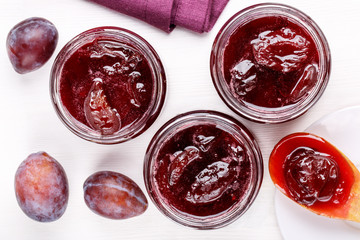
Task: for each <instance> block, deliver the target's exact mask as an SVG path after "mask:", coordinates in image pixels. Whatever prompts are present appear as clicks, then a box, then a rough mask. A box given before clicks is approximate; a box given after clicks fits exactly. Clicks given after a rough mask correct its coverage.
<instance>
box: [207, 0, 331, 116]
mask: <svg viewBox="0 0 360 240" xmlns="http://www.w3.org/2000/svg"><path fill="white" fill-rule="evenodd" d="M282 54H283V55H282ZM235 59H236V60H235ZM330 65H331V57H330V49H329V46H328V43H327V41H326V38H325V36H324V34H323V33H322V31H321V30H320V28H319V27H318V26H317V25H316V23H315V22H314V21H313V20H312V19H311V18H310V17H308V16H307V15H305V14H304V13H302V12H301V11H299V10H297V9H295V8H292V7H290V6H287V5H282V4H273V3H265V4H258V5H253V6H250V7H248V8H245V9H243V10H241V11H240V12H238V13H236V14H235V15H234V16H233V17H231V18H230V19H229V20H228V21H227V22H226V23H225V25H224V26H223V27H222V28H221V30H220V31H219V33H218V35H217V37H216V38H215V41H214V44H213V47H212V52H211V59H210V68H211V75H212V79H213V83H214V85H215V88H216V90H217V92H218V94H219V95H220V97H221V98H222V100H223V101H224V102H225V103H226V105H227V106H228V107H229V108H231V109H232V110H233V111H234V112H235V113H237V114H239V115H240V116H242V117H245V118H247V119H249V120H252V121H255V122H261V123H280V122H285V121H289V120H292V119H294V118H296V117H299V116H300V115H302V114H304V113H305V112H306V111H307V110H308V109H309V108H310V107H312V106H313V105H314V104H315V103H316V102H317V101H318V100H319V98H320V97H321V95H322V94H323V92H324V90H325V88H326V86H327V83H328V80H329V75H330Z"/></svg>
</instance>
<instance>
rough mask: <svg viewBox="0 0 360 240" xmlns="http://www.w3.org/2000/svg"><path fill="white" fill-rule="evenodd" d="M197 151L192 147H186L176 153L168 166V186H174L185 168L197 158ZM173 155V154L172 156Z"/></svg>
mask: <svg viewBox="0 0 360 240" xmlns="http://www.w3.org/2000/svg"><path fill="white" fill-rule="evenodd" d="M199 152H200V151H199V149H197V148H196V147H193V146H189V147H186V148H185V149H184V151H182V152H179V153H176V157H175V156H174V157H175V159H174V160H172V162H171V163H170V166H169V173H170V178H169V184H170V186H173V185H175V184H176V183H177V182H178V181H179V178H180V177H181V175H182V174H183V172H184V171H185V168H186V167H187V166H188V165H189V164H191V162H192V161H194V160H196V159H198V158H199ZM174 155H175V154H174Z"/></svg>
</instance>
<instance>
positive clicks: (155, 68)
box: [50, 26, 166, 144]
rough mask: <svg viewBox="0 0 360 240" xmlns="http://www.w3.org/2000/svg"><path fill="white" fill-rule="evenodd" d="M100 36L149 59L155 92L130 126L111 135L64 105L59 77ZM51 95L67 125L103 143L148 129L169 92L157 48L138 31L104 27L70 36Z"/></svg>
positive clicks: (54, 73)
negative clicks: (133, 49)
mask: <svg viewBox="0 0 360 240" xmlns="http://www.w3.org/2000/svg"><path fill="white" fill-rule="evenodd" d="M97 37H104V39H109V40H116V41H119V42H121V43H123V44H130V46H132V47H133V48H135V49H136V50H137V51H139V52H140V53H141V54H142V55H143V56H144V57H145V58H146V59H147V61H148V63H149V64H148V65H149V68H150V70H151V73H152V81H153V85H154V86H153V93H152V96H151V99H152V101H151V103H150V104H149V107H148V109H147V111H146V112H145V113H144V114H143V115H142V116H141V118H140V119H138V120H136V121H135V122H134V123H132V124H131V126H129V125H128V126H126V127H125V128H122V129H120V130H119V131H118V132H116V133H114V134H112V135H102V134H100V133H99V132H98V131H96V130H94V129H91V128H90V127H88V126H86V125H85V124H83V123H81V122H79V121H78V120H77V119H75V118H74V117H73V116H72V115H71V114H70V113H69V111H68V110H67V109H66V107H65V106H64V105H63V104H62V100H61V95H60V86H59V84H60V79H61V73H62V69H63V67H64V64H65V63H66V61H67V60H68V58H69V57H70V56H71V55H72V54H74V52H75V51H76V50H77V49H79V48H80V47H81V46H83V45H84V44H86V43H89V42H91V41H93V40H94V39H96V38H97ZM50 95H51V99H52V103H53V106H54V108H55V111H56V113H57V115H58V117H59V118H60V120H61V121H62V122H63V123H64V125H65V126H66V127H67V128H68V129H69V130H70V131H71V132H73V133H74V134H75V135H77V136H79V137H81V138H83V139H85V140H88V141H91V142H96V143H100V144H116V143H121V142H125V141H128V140H130V139H132V138H135V137H137V136H138V135H140V134H141V133H143V132H144V131H145V130H146V129H148V128H149V127H150V126H151V125H152V123H153V122H154V121H155V120H156V118H157V117H158V115H159V114H160V112H161V109H162V107H163V104H164V101H165V95H166V76H165V71H164V67H163V65H162V62H161V60H160V57H159V56H158V54H157V52H156V51H155V49H154V48H153V47H152V46H151V45H150V44H149V43H148V42H147V41H146V40H145V39H144V38H142V37H141V36H139V35H138V34H136V33H134V32H132V31H130V30H128V29H125V28H120V27H113V26H103V27H96V28H92V29H89V30H87V31H84V32H82V33H80V34H78V35H77V36H75V37H74V38H73V39H71V40H70V41H69V42H68V43H67V44H66V45H65V46H64V47H63V48H62V49H61V51H60V52H59V54H58V55H57V57H56V59H55V61H54V64H53V66H52V69H51V74H50Z"/></svg>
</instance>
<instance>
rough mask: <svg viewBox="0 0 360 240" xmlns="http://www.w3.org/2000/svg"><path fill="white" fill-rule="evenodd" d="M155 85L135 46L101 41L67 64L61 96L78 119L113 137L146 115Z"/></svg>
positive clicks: (79, 51)
mask: <svg viewBox="0 0 360 240" xmlns="http://www.w3.org/2000/svg"><path fill="white" fill-rule="evenodd" d="M153 85H154V82H153V77H152V73H151V69H150V66H149V63H148V61H147V59H146V58H145V56H143V55H142V54H141V53H140V52H139V51H138V50H137V49H136V48H135V47H134V46H132V45H131V44H129V43H125V42H121V41H119V40H117V39H112V38H109V37H98V38H96V39H94V40H93V41H91V42H88V43H86V44H84V45H83V46H81V47H79V48H78V49H77V50H76V51H75V52H74V53H73V54H72V55H71V56H70V57H69V58H68V59H67V60H66V62H65V64H64V67H63V69H62V72H61V79H60V95H61V101H62V103H63V104H64V106H65V107H66V109H67V110H68V111H69V113H70V114H71V115H72V116H73V117H74V118H75V119H77V120H78V121H80V122H81V123H83V124H85V125H87V126H89V127H90V128H92V129H94V130H97V131H99V132H100V133H101V134H103V135H110V134H113V133H115V132H117V131H119V130H120V129H122V128H125V127H127V126H130V125H131V124H133V123H134V122H136V121H137V120H139V119H140V118H141V117H142V116H143V115H144V113H145V112H146V111H147V110H148V108H149V105H150V103H151V100H152V95H153Z"/></svg>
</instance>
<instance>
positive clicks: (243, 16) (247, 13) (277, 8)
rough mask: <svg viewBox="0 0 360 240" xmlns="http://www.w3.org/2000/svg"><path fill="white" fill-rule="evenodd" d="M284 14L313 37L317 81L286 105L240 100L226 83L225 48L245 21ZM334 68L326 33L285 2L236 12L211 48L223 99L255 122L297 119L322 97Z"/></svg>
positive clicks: (216, 83)
mask: <svg viewBox="0 0 360 240" xmlns="http://www.w3.org/2000/svg"><path fill="white" fill-rule="evenodd" d="M274 15H275V16H284V17H286V18H287V19H289V20H290V21H292V22H293V23H295V24H297V25H299V26H301V27H302V28H303V29H305V30H306V31H307V33H308V34H309V35H310V36H311V37H312V40H313V41H314V43H315V45H316V49H317V51H318V54H319V74H318V81H317V83H316V85H315V86H314V88H313V89H312V90H311V93H310V94H309V95H308V96H307V97H305V98H304V99H302V100H300V101H298V102H296V103H294V104H291V105H287V106H283V107H278V108H266V107H261V106H257V105H254V104H250V103H244V102H243V101H239V100H237V99H236V98H235V97H234V96H233V95H232V94H231V92H230V91H229V90H228V87H227V86H226V85H227V83H226V80H225V78H224V73H223V68H222V57H223V50H224V48H225V46H226V44H227V42H228V39H229V37H230V36H231V35H232V34H233V33H234V31H235V30H236V29H237V28H238V27H240V26H243V25H245V24H246V23H248V22H250V21H252V20H255V19H259V18H262V17H265V16H274ZM330 71H331V53H330V48H329V44H328V42H327V40H326V38H325V35H324V34H323V32H322V31H321V29H320V28H319V26H318V25H317V24H316V23H315V22H314V21H313V20H312V19H311V18H310V17H309V16H308V15H306V14H305V13H303V12H302V11H300V10H298V9H296V8H294V7H291V6H289V5H285V4H278V3H261V4H255V5H252V6H249V7H247V8H245V9H243V10H240V11H239V12H237V13H236V14H234V15H233V16H232V17H231V18H230V19H229V20H228V21H227V22H226V23H225V24H224V25H223V26H222V28H221V29H220V31H219V32H218V34H217V36H216V38H215V40H214V43H213V46H212V50H211V56H210V72H211V77H212V81H213V84H214V86H215V88H216V91H217V92H218V94H219V96H220V98H221V99H222V100H223V102H224V103H225V104H226V105H227V106H228V107H229V108H230V109H231V110H232V111H234V112H235V113H237V114H238V115H240V116H242V117H245V118H246V119H249V120H251V121H254V122H259V123H282V122H286V121H290V120H292V119H295V118H297V117H299V116H301V115H302V114H304V113H305V112H306V111H307V110H309V109H310V108H311V107H312V106H313V105H314V104H315V103H316V102H317V101H318V100H319V98H320V97H321V96H322V94H323V92H324V91H325V88H326V86H327V84H328V81H329V77H330Z"/></svg>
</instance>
